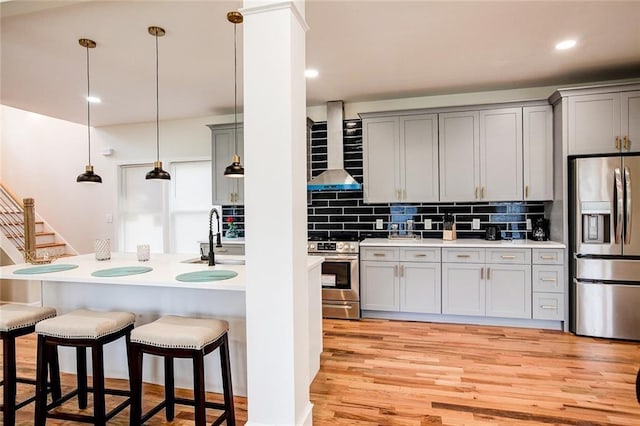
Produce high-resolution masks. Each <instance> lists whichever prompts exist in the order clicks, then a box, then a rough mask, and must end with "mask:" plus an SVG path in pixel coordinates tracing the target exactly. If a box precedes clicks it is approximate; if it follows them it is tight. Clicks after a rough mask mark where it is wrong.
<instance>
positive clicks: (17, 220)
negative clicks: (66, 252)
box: [0, 183, 35, 253]
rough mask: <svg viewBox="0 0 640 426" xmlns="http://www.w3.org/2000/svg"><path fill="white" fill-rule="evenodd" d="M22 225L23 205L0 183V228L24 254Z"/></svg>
mask: <svg viewBox="0 0 640 426" xmlns="http://www.w3.org/2000/svg"><path fill="white" fill-rule="evenodd" d="M23 223H24V205H23V204H22V202H21V201H19V199H18V198H17V197H15V196H14V195H13V194H12V193H11V191H9V190H8V189H7V188H6V187H5V186H4V185H2V184H1V183H0V228H2V229H3V231H4V234H5V235H6V236H7V237H8V238H9V239H11V241H12V242H13V244H14V245H15V246H16V248H17V249H18V250H23V252H24V253H26V251H25V240H24V228H23ZM34 236H35V235H34Z"/></svg>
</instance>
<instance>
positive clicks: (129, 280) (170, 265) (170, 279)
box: [0, 253, 324, 291]
mask: <svg viewBox="0 0 640 426" xmlns="http://www.w3.org/2000/svg"><path fill="white" fill-rule="evenodd" d="M194 258H195V256H194V255H193V254H158V253H152V254H151V259H150V260H149V261H147V262H138V260H137V258H136V254H135V253H112V254H111V259H110V260H103V261H98V260H96V259H95V255H94V253H90V254H83V255H79V256H71V257H64V258H60V259H56V260H54V261H53V263H52V264H71V265H78V267H77V268H75V269H70V270H67V271H60V272H51V273H44V274H27V275H18V274H14V273H13V271H16V270H18V269H22V268H29V267H33V266H37V265H31V264H28V263H27V264H19V265H10V266H3V267H1V268H0V279H14V280H29V281H31V280H35V281H57V282H77V283H108V284H115V285H134V286H152V287H175V288H190V289H209V290H228V291H245V266H244V265H224V264H216V265H215V266H211V267H210V266H208V265H207V264H206V263H204V264H194V263H182V261H184V260H188V259H194ZM216 258H218V259H242V258H244V256H216ZM323 261H324V258H323V257H320V256H308V257H307V267H308V268H309V269H312V268H314V267H316V266H317V265H319V264H321V263H322V262H323ZM123 266H148V267H151V268H153V270H152V271H149V272H146V273H143V274H137V275H127V276H122V277H94V276H92V275H91V273H92V272H95V271H98V270H101V269H110V268H116V267H123ZM208 269H216V270H228V271H234V272H237V273H238V275H237V276H235V277H234V278H230V279H227V280H221V281H209V282H200V283H198V282H182V281H177V280H176V279H175V277H176V276H177V275H180V274H183V273H185V272H194V271H204V270H208Z"/></svg>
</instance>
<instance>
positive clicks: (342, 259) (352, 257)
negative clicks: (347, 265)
mask: <svg viewBox="0 0 640 426" xmlns="http://www.w3.org/2000/svg"><path fill="white" fill-rule="evenodd" d="M309 256H322V257H324V259H325V260H328V261H332V260H337V261H339V262H348V261H351V260H358V255H357V254H347V255H344V256H335V255H329V256H327V255H325V254H310V255H309Z"/></svg>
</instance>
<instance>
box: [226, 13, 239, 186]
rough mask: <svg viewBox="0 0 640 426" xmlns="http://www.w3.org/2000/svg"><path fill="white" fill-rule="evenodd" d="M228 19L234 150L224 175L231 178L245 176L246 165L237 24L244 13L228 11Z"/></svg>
mask: <svg viewBox="0 0 640 426" xmlns="http://www.w3.org/2000/svg"><path fill="white" fill-rule="evenodd" d="M227 20H228V21H229V22H231V23H232V24H233V117H234V128H233V141H234V144H233V146H234V151H235V154H233V159H232V160H231V165H230V166H227V168H226V169H224V175H225V176H226V177H231V178H243V177H244V167H242V164H240V156H239V155H238V53H237V50H238V42H237V31H236V28H237V24H241V23H242V20H243V18H242V14H241V13H240V12H238V11H237V10H232V11H231V12H229V13H227Z"/></svg>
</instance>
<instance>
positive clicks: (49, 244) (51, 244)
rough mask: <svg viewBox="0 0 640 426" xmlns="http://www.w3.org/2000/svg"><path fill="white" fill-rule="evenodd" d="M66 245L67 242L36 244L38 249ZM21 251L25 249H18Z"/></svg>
mask: <svg viewBox="0 0 640 426" xmlns="http://www.w3.org/2000/svg"><path fill="white" fill-rule="evenodd" d="M64 246H66V244H65V243H45V244H36V250H37V249H41V248H51V247H64ZM18 250H20V251H23V250H24V249H22V248H20V249H18Z"/></svg>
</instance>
